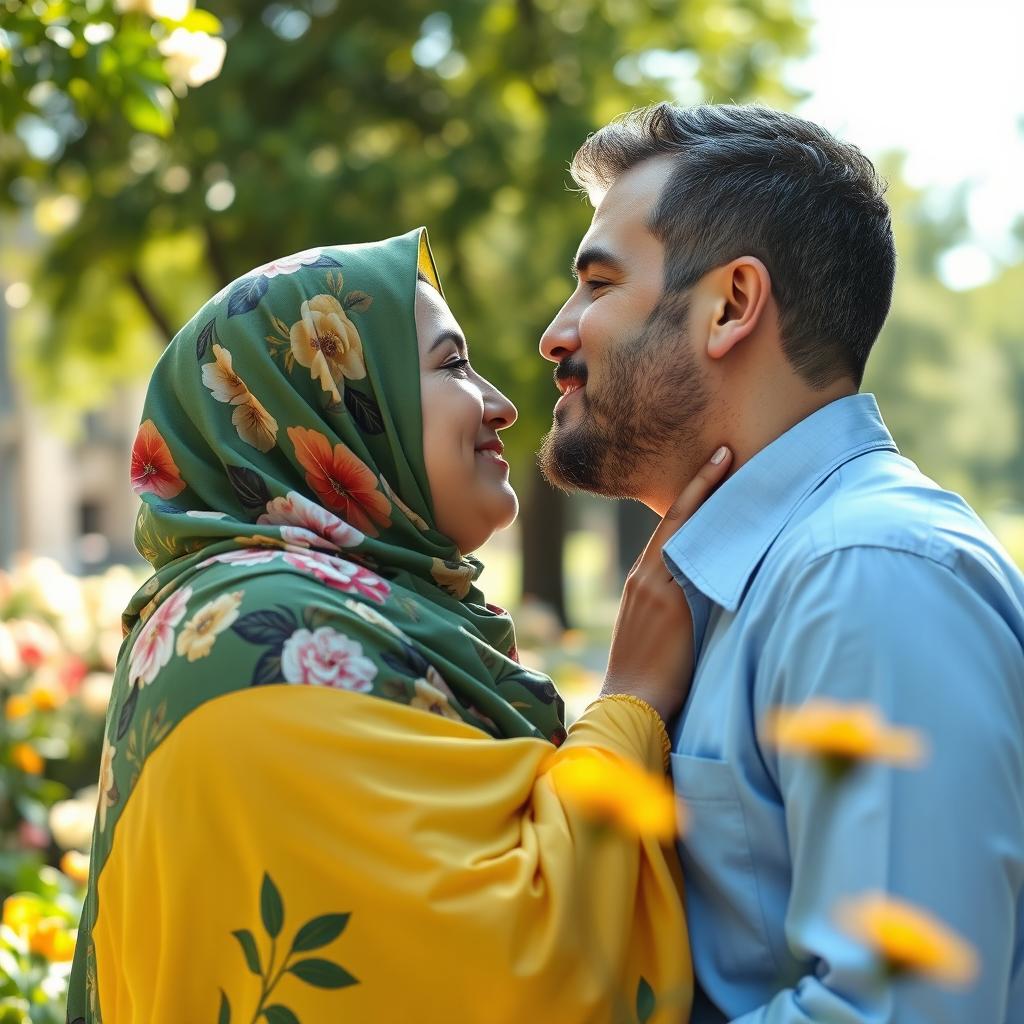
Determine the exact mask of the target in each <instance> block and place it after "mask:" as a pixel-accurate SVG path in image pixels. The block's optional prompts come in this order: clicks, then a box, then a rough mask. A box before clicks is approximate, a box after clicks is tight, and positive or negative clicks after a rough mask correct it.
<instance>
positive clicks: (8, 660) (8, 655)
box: [0, 622, 25, 679]
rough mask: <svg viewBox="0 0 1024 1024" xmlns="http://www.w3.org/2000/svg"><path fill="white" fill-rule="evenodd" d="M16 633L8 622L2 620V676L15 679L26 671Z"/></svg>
mask: <svg viewBox="0 0 1024 1024" xmlns="http://www.w3.org/2000/svg"><path fill="white" fill-rule="evenodd" d="M24 670H25V669H24V665H22V662H21V655H20V654H19V653H18V645H17V643H15V640H14V634H13V633H11V631H10V629H8V627H7V623H6V622H0V677H4V676H6V678H8V679H14V678H15V677H16V676H20V675H21V673H22V672H23V671H24Z"/></svg>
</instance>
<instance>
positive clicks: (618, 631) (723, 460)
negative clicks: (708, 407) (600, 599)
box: [601, 448, 732, 722]
mask: <svg viewBox="0 0 1024 1024" xmlns="http://www.w3.org/2000/svg"><path fill="white" fill-rule="evenodd" d="M714 459H719V461H718V462H715V461H714ZM731 464H732V452H731V451H729V449H728V448H720V449H719V450H718V451H717V452H715V454H714V455H713V456H712V460H711V461H709V462H706V463H705V464H704V465H703V467H701V469H700V471H699V472H698V473H697V475H696V476H695V477H694V478H693V479H692V480H691V481H690V482H689V483H688V484H687V485H686V487H685V488H684V489H683V492H682V493H681V494H680V495H679V497H678V498H676V500H675V502H674V503H673V504H672V507H671V508H670V509H669V510H668V512H666V513H665V517H664V519H662V521H661V522H660V523H659V524H658V528H657V529H656V530H655V531H654V533H653V534H652V535H651V539H650V540H649V541H648V542H647V546H646V547H645V548H644V551H643V554H642V555H641V556H640V557H639V559H637V562H636V564H635V565H634V566H633V568H632V569H631V570H630V572H629V575H628V576H627V577H626V586H625V588H624V589H623V592H622V600H621V601H620V602H619V614H618V616H617V618H616V620H615V629H614V631H613V633H612V645H611V650H610V651H609V652H608V671H607V672H606V673H605V680H604V686H603V687H602V688H601V695H602V696H608V695H609V694H613V693H628V694H632V695H633V696H636V697H641V698H642V699H643V700H645V701H647V702H648V703H649V704H651V705H653V707H654V708H655V709H656V710H657V711H658V713H659V714H660V715H661V717H662V718H663V719H664V720H665V721H666V722H667V721H668V720H669V719H670V718H672V717H673V716H674V715H675V714H677V713H678V711H679V710H680V709H681V708H682V706H683V701H684V700H685V699H686V695H687V693H688V692H689V689H690V682H691V680H692V678H693V619H692V617H691V615H690V606H689V605H688V604H687V602H686V597H685V596H684V594H683V590H682V588H681V587H680V586H679V584H678V583H676V581H675V580H674V579H673V578H672V575H671V573H670V572H669V571H668V569H667V567H666V566H665V563H664V561H663V560H662V557H661V551H662V548H663V547H664V546H665V544H666V543H667V542H668V540H669V538H671V536H672V535H673V534H674V533H675V532H676V531H677V530H678V529H679V527H681V526H682V525H683V523H685V522H686V520H687V519H689V518H690V516H692V515H693V513H694V512H696V510H697V509H698V508H699V507H700V506H701V504H702V503H703V502H704V499H705V498H707V496H708V495H709V494H710V493H711V492H712V491H713V490H714V489H715V488H716V487H717V486H718V484H719V483H720V482H721V481H722V479H723V478H724V477H725V474H726V473H727V472H728V471H729V466H730V465H731Z"/></svg>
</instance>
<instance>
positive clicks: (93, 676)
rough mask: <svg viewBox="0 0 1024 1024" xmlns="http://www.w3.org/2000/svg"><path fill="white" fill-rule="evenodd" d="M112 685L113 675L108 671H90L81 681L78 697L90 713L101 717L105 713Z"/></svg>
mask: <svg viewBox="0 0 1024 1024" xmlns="http://www.w3.org/2000/svg"><path fill="white" fill-rule="evenodd" d="M113 687H114V677H113V675H112V674H111V673H110V672H90V673H89V674H88V675H87V676H86V677H85V682H84V683H82V688H81V690H80V691H79V693H78V699H79V700H80V701H81V703H82V707H84V708H85V710H86V711H87V712H88V713H89V714H90V715H94V716H95V717H96V718H102V717H103V716H104V715H105V714H106V713H107V705H108V704H109V703H110V691H111V690H112V689H113Z"/></svg>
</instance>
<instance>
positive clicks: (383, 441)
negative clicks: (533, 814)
mask: <svg viewBox="0 0 1024 1024" xmlns="http://www.w3.org/2000/svg"><path fill="white" fill-rule="evenodd" d="M418 271H419V273H420V274H422V275H424V276H425V277H426V278H427V279H428V280H429V281H430V282H431V283H432V284H433V285H434V286H435V287H436V288H437V289H438V291H440V290H441V288H440V282H439V281H438V278H437V274H436V270H435V268H434V263H433V259H432V257H431V255H430V250H429V246H428V244H427V237H426V232H425V230H423V229H419V230H415V231H411V232H409V233H408V234H406V235H402V236H400V237H397V238H391V239H387V240H385V241H382V242H374V243H369V244H363V245H340V246H325V247H322V248H317V249H309V250H307V251H305V252H301V253H297V254H295V255H293V256H289V257H286V258H284V259H281V260H276V261H274V262H273V263H268V264H265V265H264V266H262V267H258V268H257V269H255V270H252V271H250V272H249V273H248V274H246V275H245V276H244V277H242V278H240V279H239V280H237V281H235V282H234V283H233V284H231V285H229V286H228V287H226V288H225V289H223V290H222V291H221V292H220V293H219V294H218V295H216V296H214V298H212V299H211V300H210V301H209V302H207V303H206V304H205V305H204V306H203V307H202V309H200V310H199V312H198V313H196V315H195V316H194V317H193V318H192V319H191V320H190V321H189V322H188V323H187V324H186V325H185V326H184V327H183V328H182V330H181V331H180V332H179V333H178V334H177V336H176V337H175V338H174V340H173V341H172V342H171V344H170V346H169V347H168V349H167V351H166V352H165V353H164V355H163V356H162V358H161V359H160V361H159V363H158V365H157V367H156V369H155V371H154V373H153V377H152V381H151V383H150V387H149V391H148V395H147V398H146V404H145V411H144V413H143V423H142V426H141V428H140V430H139V434H138V437H137V439H136V441H135V446H134V449H133V452H132V485H133V487H134V489H135V491H136V493H138V494H139V495H140V496H141V498H142V502H143V505H142V508H141V510H140V513H139V517H138V522H137V526H136V532H135V540H136V546H137V547H138V549H139V551H140V552H142V554H143V556H144V557H145V558H146V559H147V560H148V561H149V562H150V563H151V564H152V565H153V568H154V570H155V575H154V576H153V578H152V579H150V580H149V582H148V583H147V584H146V585H145V586H144V587H143V588H142V589H141V590H140V591H139V593H138V594H137V595H136V596H135V598H134V599H133V601H132V603H131V604H130V605H129V607H128V609H127V611H126V612H125V617H124V626H125V630H126V634H127V636H128V639H127V641H126V644H125V647H124V648H123V649H122V657H121V661H122V664H124V663H129V666H130V664H131V663H134V664H135V665H136V668H135V669H131V668H130V667H129V670H128V671H127V674H125V673H123V672H122V673H119V675H120V676H123V677H124V678H122V679H119V682H120V683H121V686H119V687H117V688H116V689H115V700H118V698H119V697H120V703H121V704H123V705H125V707H124V708H123V710H122V714H129V710H128V708H127V705H128V704H129V702H130V701H131V699H132V694H134V693H135V692H136V690H135V688H134V686H135V680H133V679H132V678H131V676H133V675H135V676H139V674H140V672H141V673H142V675H143V677H144V675H145V672H147V671H148V672H153V669H154V665H153V664H151V663H150V662H149V661H147V658H148V657H149V654H150V652H149V651H148V649H147V647H146V645H147V642H149V638H148V637H147V635H146V627H145V623H146V621H147V620H148V619H149V617H150V616H151V615H158V614H159V609H160V608H161V606H165V605H166V603H167V602H168V601H171V600H172V598H173V596H174V595H175V594H179V595H180V594H181V591H182V588H184V587H186V586H188V585H189V584H190V583H192V582H194V580H195V578H196V576H197V574H199V573H207V574H208V573H210V572H218V573H230V574H233V575H234V576H237V578H238V582H241V581H242V580H243V579H244V581H245V582H246V586H247V589H246V594H247V598H246V614H245V616H244V617H243V619H240V620H237V621H233V624H232V626H231V629H232V630H233V631H234V632H235V633H236V634H237V635H238V636H239V637H240V638H241V641H243V643H239V644H237V645H234V646H231V645H226V644H222V643H219V642H218V646H217V647H216V649H214V650H212V651H209V652H207V651H206V650H205V649H204V648H203V647H202V646H200V647H198V648H196V650H197V651H199V652H200V654H201V660H200V658H199V657H197V659H196V662H195V664H194V665H193V666H191V675H190V678H194V679H195V683H194V686H195V687H197V688H202V687H203V685H204V679H207V680H213V679H217V680H222V679H223V677H224V673H225V672H228V673H231V674H232V675H234V676H235V677H236V678H237V680H238V682H237V684H236V685H237V686H244V685H262V684H270V683H282V682H303V683H311V684H314V685H317V684H319V685H339V680H338V678H337V677H336V676H332V675H331V673H330V671H327V672H326V673H325V672H324V671H318V668H317V664H316V659H315V658H314V659H313V661H312V662H309V663H308V664H305V666H303V665H301V664H298V663H297V660H296V653H295V651H294V650H290V649H287V648H286V645H285V644H284V643H283V642H282V643H280V644H277V643H275V642H274V637H276V636H281V637H283V636H284V635H285V634H287V626H286V625H285V622H286V620H285V619H284V618H283V615H285V614H291V615H293V616H294V615H295V614H297V612H298V610H297V609H291V610H288V609H282V608H280V607H279V606H278V604H277V603H276V602H275V586H274V575H275V574H276V573H277V572H280V571H281V570H282V569H284V570H286V571H290V572H298V573H303V574H305V575H307V576H309V577H311V578H313V579H316V580H318V581H319V582H320V583H321V584H322V586H321V587H320V592H321V593H320V600H321V602H322V605H323V608H322V609H320V611H324V610H325V609H326V610H329V612H330V617H331V622H332V623H333V627H332V628H335V629H337V627H338V624H339V623H341V625H342V626H343V625H344V623H345V621H346V620H347V621H350V622H351V623H352V625H353V626H358V628H359V635H360V636H361V637H363V638H364V640H363V643H362V654H361V657H363V658H365V659H369V660H370V661H371V662H373V663H374V664H375V665H376V666H377V668H379V669H380V671H375V672H374V673H372V676H373V678H372V681H368V679H367V678H363V677H360V678H359V680H358V686H359V689H360V692H372V693H374V694H375V695H377V696H379V697H382V698H385V699H388V700H397V701H401V702H403V703H409V704H414V705H415V706H418V707H423V708H424V709H426V710H432V711H434V712H435V713H441V714H445V715H448V716H450V717H459V718H461V719H462V720H464V721H466V722H468V723H469V724H471V725H474V726H476V727H478V728H481V729H483V730H485V731H487V732H489V733H490V734H491V735H493V736H495V737H512V736H542V737H545V738H547V739H550V740H551V741H552V742H555V743H559V742H561V740H562V738H563V737H564V735H565V732H564V728H563V706H562V702H561V700H560V698H559V697H558V695H557V692H556V691H555V689H554V687H553V685H552V684H551V682H550V680H549V679H547V678H546V677H545V676H542V675H539V674H537V673H533V672H529V671H526V670H525V669H523V668H522V667H521V666H520V665H519V664H518V661H517V659H516V654H515V637H514V631H513V626H512V622H511V620H510V618H509V617H508V615H507V614H506V613H504V612H503V611H502V610H501V609H498V608H495V607H493V606H490V605H488V604H487V603H486V602H485V600H484V597H483V594H482V593H481V592H480V591H479V589H477V587H476V585H475V582H474V581H475V580H476V579H477V577H478V576H479V575H480V571H481V569H482V568H483V566H482V565H481V564H480V562H478V561H477V560H476V559H474V558H472V557H469V556H466V555H463V554H461V553H460V552H459V551H458V550H457V548H456V547H455V545H454V544H453V543H452V541H451V540H450V539H449V538H448V537H446V536H444V535H443V534H441V533H440V532H439V531H438V530H437V528H436V526H435V524H434V517H433V505H432V501H431V493H430V485H429V482H428V480H427V476H426V469H425V466H424V458H423V432H422V417H421V410H420V392H419V379H420V371H419V352H418V346H417V338H416V324H415V315H414V314H415V292H416V280H417V272H418ZM263 573H266V574H267V575H266V585H265V587H264V589H263V594H264V597H263V598H262V599H261V598H259V597H258V596H257V597H256V600H257V602H258V603H260V604H263V605H264V607H263V608H262V609H260V608H257V609H256V611H255V612H254V611H253V608H252V601H253V599H254V595H258V594H259V593H260V591H259V590H258V589H254V585H253V584H254V580H256V579H257V578H258V577H260V575H261V574H263ZM231 583H232V579H231V578H227V579H225V581H224V587H225V590H227V589H229V588H230V586H231ZM166 611H167V609H166V608H165V613H166ZM223 611H224V613H225V615H228V614H230V609H228V608H227V606H225V608H224V609H223ZM313 611H314V613H315V612H316V609H314V610H313ZM309 612H310V610H309V609H306V610H305V613H306V614H307V621H306V623H305V624H306V625H307V626H310V627H312V626H315V615H314V620H309ZM177 614H178V613H177V612H175V615H177ZM211 614H213V613H211ZM261 616H262V617H261ZM165 617H166V615H165ZM214 619H216V615H215V614H214ZM219 621H220V622H221V624H222V625H223V623H224V621H225V619H224V617H223V616H221V619H220V620H219ZM368 627H369V629H370V630H371V633H370V634H369V635H372V636H376V637H377V638H378V639H379V642H380V646H379V649H377V650H374V649H372V646H368V645H367V643H366V642H365V638H366V636H367V635H368V633H367V628H368ZM197 628H198V627H197ZM154 632H155V630H150V633H154ZM311 633H312V634H315V629H313V630H312V631H311ZM257 637H258V638H259V639H260V640H261V642H260V643H255V644H252V643H250V644H249V645H248V647H247V646H246V644H245V643H244V641H252V640H254V639H255V638H257ZM140 638H141V639H140ZM267 638H270V640H269V642H268V639H267ZM396 639H397V640H398V641H399V645H400V646H399V650H400V651H401V653H400V654H396V653H395V651H396ZM203 642H204V643H205V641H203ZM187 646H188V645H187V644H186V647H187ZM293 646H294V645H293ZM179 650H181V641H179ZM247 651H248V652H249V653H248V654H247V653H246V652H247ZM218 653H221V656H220V657H218ZM190 660H191V658H190ZM300 660H301V659H300ZM399 662H400V663H401V664H399ZM388 666H391V667H393V668H394V669H395V671H394V672H389V671H388V670H387V669H388ZM321 668H322V666H321ZM370 675H371V673H370V672H369V671H367V672H365V673H364V676H365V677H369V676H370ZM414 677H418V681H417V682H416V683H414V682H413V681H412V680H413V678H414ZM403 680H404V681H403ZM349 683H351V680H349ZM341 685H346V683H345V680H342V681H341ZM350 688H351V687H350ZM216 690H217V692H222V690H223V687H222V686H218V687H217V688H216ZM118 691H120V694H119V693H118ZM194 696H199V695H198V694H196V695H194ZM201 699H202V698H201V697H200V700H201ZM134 713H135V708H134V706H132V707H131V708H130V715H131V716H134Z"/></svg>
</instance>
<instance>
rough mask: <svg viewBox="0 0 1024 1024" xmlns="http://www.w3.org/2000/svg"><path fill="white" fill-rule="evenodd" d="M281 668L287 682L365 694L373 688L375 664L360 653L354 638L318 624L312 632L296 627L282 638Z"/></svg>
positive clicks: (358, 645) (360, 647) (361, 649)
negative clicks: (296, 628) (289, 634)
mask: <svg viewBox="0 0 1024 1024" xmlns="http://www.w3.org/2000/svg"><path fill="white" fill-rule="evenodd" d="M281 671H282V673H283V675H284V677H285V679H287V680H288V682H289V683H304V684H305V685H307V686H332V687H335V688H337V689H341V690H354V691H355V692H357V693H366V692H368V691H369V690H372V689H373V678H374V676H376V675H377V666H376V665H374V663H373V662H372V661H370V659H369V658H367V657H365V656H364V655H363V648H362V646H361V645H360V644H359V643H358V641H356V640H352V639H351V638H350V637H347V636H345V635H344V634H343V633H339V632H338V631H337V630H336V629H331V627H330V626H321V627H320V628H319V629H317V630H315V631H314V632H312V633H311V632H310V631H309V630H308V629H298V630H296V631H295V632H294V633H292V635H291V636H290V637H288V639H287V640H285V642H284V647H283V648H282V650H281Z"/></svg>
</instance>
